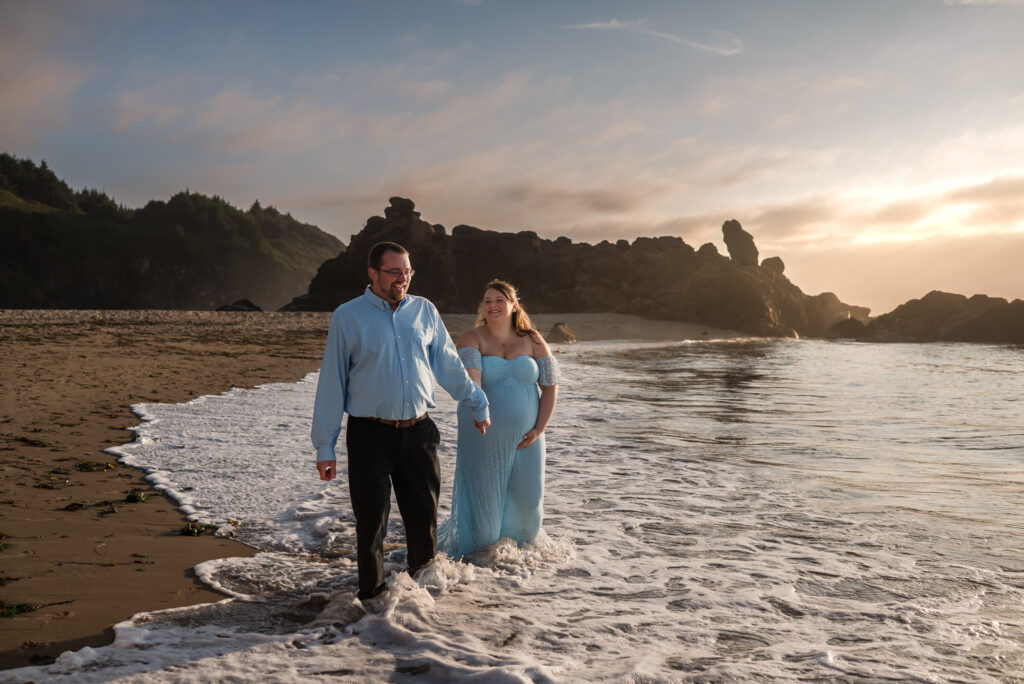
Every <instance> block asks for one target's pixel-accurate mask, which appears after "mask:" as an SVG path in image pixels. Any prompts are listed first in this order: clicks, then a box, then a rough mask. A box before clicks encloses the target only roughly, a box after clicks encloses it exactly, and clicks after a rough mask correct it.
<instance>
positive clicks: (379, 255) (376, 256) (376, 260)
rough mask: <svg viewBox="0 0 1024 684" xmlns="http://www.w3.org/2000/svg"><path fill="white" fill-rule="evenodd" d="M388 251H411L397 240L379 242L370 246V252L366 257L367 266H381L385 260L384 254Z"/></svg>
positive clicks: (399, 252)
mask: <svg viewBox="0 0 1024 684" xmlns="http://www.w3.org/2000/svg"><path fill="white" fill-rule="evenodd" d="M388 252H395V253H396V254H408V253H409V251H408V250H407V249H406V248H405V247H403V246H402V245H400V244H398V243H397V242H378V243H377V244H375V245H374V246H373V247H371V248H370V254H369V256H367V257H366V266H367V268H380V264H381V262H382V261H384V255H385V254H387V253H388Z"/></svg>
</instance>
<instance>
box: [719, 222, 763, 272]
mask: <svg viewBox="0 0 1024 684" xmlns="http://www.w3.org/2000/svg"><path fill="white" fill-rule="evenodd" d="M722 238H723V239H724V240H725V246H726V247H727V248H728V250H729V258H730V259H732V260H733V261H735V262H736V263H737V264H739V265H740V266H757V247H756V246H755V245H754V238H753V236H752V235H751V234H750V233H748V232H747V231H745V230H743V226H741V225H740V222H739V221H737V220H736V219H730V220H728V221H726V222H725V223H723V224H722Z"/></svg>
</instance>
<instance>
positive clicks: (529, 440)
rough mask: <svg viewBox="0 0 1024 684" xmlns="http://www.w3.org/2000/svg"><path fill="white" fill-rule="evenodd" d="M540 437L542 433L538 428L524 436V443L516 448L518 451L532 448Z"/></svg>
mask: <svg viewBox="0 0 1024 684" xmlns="http://www.w3.org/2000/svg"><path fill="white" fill-rule="evenodd" d="M540 435H541V431H540V430H538V429H537V428H533V429H532V430H530V431H529V432H527V433H526V434H525V435H523V441H522V442H520V443H519V445H518V446H516V449H525V448H526V447H528V446H530V445H531V444H533V443H534V442H535V441H537V438H538V437H540Z"/></svg>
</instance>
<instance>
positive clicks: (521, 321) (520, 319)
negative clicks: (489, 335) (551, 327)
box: [476, 279, 538, 337]
mask: <svg viewBox="0 0 1024 684" xmlns="http://www.w3.org/2000/svg"><path fill="white" fill-rule="evenodd" d="M487 290H497V291H498V292H500V293H501V295H502V296H503V297H504V298H505V299H507V300H508V301H509V303H511V304H512V306H513V310H512V331H513V332H515V334H516V335H519V336H520V337H523V336H524V335H536V334H538V333H537V329H536V328H534V327H533V322H532V321H531V320H530V317H529V316H528V315H526V309H524V308H523V305H522V303H521V302H520V301H519V292H518V291H517V290H516V288H514V287H513V286H512V284H511V283H506V282H505V281H504V280H498V279H494V280H492V281H491V282H489V283H487V287H485V288H484V296H486V295H487ZM486 324H487V316H486V315H485V313H484V300H483V297H481V298H480V306H479V308H478V309H477V314H476V327H478V328H479V327H480V326H481V325H486Z"/></svg>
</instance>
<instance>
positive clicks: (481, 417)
mask: <svg viewBox="0 0 1024 684" xmlns="http://www.w3.org/2000/svg"><path fill="white" fill-rule="evenodd" d="M470 413H472V414H473V420H475V421H476V422H478V423H482V422H484V421H485V420H490V419H491V412H490V410H489V409H488V408H487V407H486V406H485V407H484V408H483V410H480V411H473V410H471V411H470Z"/></svg>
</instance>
